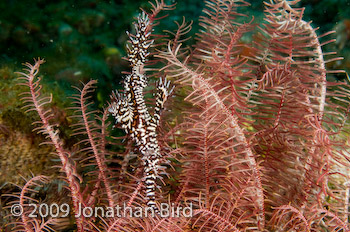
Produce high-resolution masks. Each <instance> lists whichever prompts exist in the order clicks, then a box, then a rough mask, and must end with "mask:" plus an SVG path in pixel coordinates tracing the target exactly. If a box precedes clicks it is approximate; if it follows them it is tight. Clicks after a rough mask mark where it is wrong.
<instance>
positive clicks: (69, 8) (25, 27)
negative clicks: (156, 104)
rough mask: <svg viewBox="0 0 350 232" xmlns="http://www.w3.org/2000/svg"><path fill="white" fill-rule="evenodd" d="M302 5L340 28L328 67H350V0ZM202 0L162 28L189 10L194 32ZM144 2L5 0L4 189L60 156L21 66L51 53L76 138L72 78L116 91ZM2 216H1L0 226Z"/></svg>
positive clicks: (54, 87)
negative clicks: (22, 79) (28, 106)
mask: <svg viewBox="0 0 350 232" xmlns="http://www.w3.org/2000/svg"><path fill="white" fill-rule="evenodd" d="M169 2H170V1H169ZM248 2H250V3H251V4H252V7H249V8H247V12H242V13H245V14H247V15H249V16H254V18H255V22H256V23H261V19H262V17H263V15H262V14H263V11H262V9H263V7H264V6H263V3H262V1H259V0H252V1H248ZM299 6H300V7H305V15H304V19H305V20H306V21H308V20H312V21H313V24H312V25H313V26H314V27H320V30H319V34H322V33H324V32H326V31H330V30H334V31H335V33H334V34H333V35H332V36H333V37H334V38H335V39H336V42H335V43H333V44H330V45H327V47H326V49H329V50H332V51H333V50H335V51H337V52H338V55H339V56H342V57H344V60H342V61H336V62H331V63H328V64H327V65H328V67H327V68H328V69H344V70H346V71H347V72H348V73H349V71H350V0H307V1H306V0H305V1H301V2H300V3H299ZM203 7H204V1H203V0H179V1H177V6H176V9H175V10H173V11H169V12H168V14H169V17H167V18H165V19H164V20H162V21H161V25H159V26H158V27H157V28H158V29H160V30H161V29H167V30H170V31H171V30H175V29H176V24H175V23H174V21H181V20H182V17H185V18H186V20H187V21H190V20H193V21H194V23H193V28H192V32H191V34H192V35H194V34H195V33H196V32H197V31H198V30H199V26H198V17H199V16H200V15H201V11H202V8H203ZM140 8H143V9H148V8H149V4H148V1H145V0H133V1H129V0H124V1H122V0H119V1H117V0H116V1H98V0H95V1H90V0H84V1H73V0H70V1H69V0H68V1H48V0H32V1H29V0H2V1H0V12H1V13H0V54H1V55H0V91H1V96H0V195H1V194H3V193H6V192H11V189H12V188H13V186H12V185H11V184H10V183H15V184H20V183H23V182H22V177H21V176H25V177H26V176H29V175H31V173H33V174H34V175H37V174H46V175H53V174H54V172H55V170H52V168H48V167H52V166H53V165H54V162H55V161H54V160H52V158H50V157H49V156H47V154H48V153H50V152H51V151H53V148H52V147H51V146H45V145H43V146H40V147H39V144H40V143H41V142H42V141H43V136H42V135H37V134H35V133H34V132H32V129H33V126H32V121H33V119H35V115H34V113H29V114H27V113H25V112H24V110H23V109H22V106H23V103H21V102H20V101H19V97H18V94H19V93H21V92H22V91H23V88H22V87H21V86H18V85H17V84H18V80H17V78H18V75H17V74H16V73H15V72H18V71H21V70H22V67H23V66H22V63H24V62H32V61H33V58H37V57H40V58H44V59H45V60H46V63H45V64H44V65H43V66H42V69H41V75H42V76H43V77H44V78H43V81H42V84H43V85H44V90H43V91H44V92H46V93H52V95H53V105H52V107H53V110H54V113H55V115H56V116H58V119H59V124H60V126H61V127H62V128H61V132H62V137H63V139H66V140H65V142H66V143H67V144H74V143H76V141H71V140H70V136H69V135H70V134H71V133H72V132H71V131H70V128H69V125H70V124H71V121H69V119H68V118H67V116H68V115H70V112H69V111H66V110H65V109H66V108H67V107H69V106H70V102H71V101H70V99H69V98H68V97H69V96H71V95H72V94H73V93H74V91H75V90H74V89H73V88H72V86H78V85H79V84H80V82H83V83H86V82H87V81H89V80H90V79H96V80H98V84H97V89H96V91H95V93H94V97H93V100H94V102H95V107H96V108H99V109H102V107H104V106H105V105H106V102H107V101H108V100H109V95H110V93H111V91H112V90H113V89H118V88H120V87H121V84H120V83H121V81H122V76H123V75H122V72H123V71H127V70H128V69H129V66H128V62H127V61H125V60H123V59H122V57H124V56H125V55H126V50H125V45H126V42H127V35H126V33H125V31H127V30H132V29H131V28H132V23H133V21H134V20H135V18H136V17H137V16H138V14H139V13H140ZM248 10H249V11H248ZM158 33H162V32H161V31H159V32H158ZM187 43H188V44H191V43H193V40H189V41H187ZM325 52H327V51H325ZM329 78H333V79H344V78H346V76H345V75H339V76H337V75H334V76H331V77H329ZM0 203H1V201H0ZM0 207H2V205H0ZM2 216H4V214H3V211H2V210H1V208H0V218H2ZM1 223H2V222H1V220H0V226H1Z"/></svg>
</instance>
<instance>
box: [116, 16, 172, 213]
mask: <svg viewBox="0 0 350 232" xmlns="http://www.w3.org/2000/svg"><path fill="white" fill-rule="evenodd" d="M148 27H149V19H148V17H147V15H145V14H144V13H143V14H141V15H140V16H139V17H138V21H137V23H136V24H135V29H136V35H131V34H130V33H127V34H128V36H129V38H130V41H131V47H128V60H129V61H130V63H131V67H132V71H131V74H130V75H127V76H126V77H125V79H124V93H122V94H121V93H118V92H115V93H113V94H112V104H111V107H110V108H109V112H110V113H111V114H112V115H113V116H114V117H115V119H116V123H117V124H119V125H121V127H122V128H123V129H124V130H125V132H126V133H127V134H129V135H130V136H131V138H132V139H133V141H134V142H135V144H136V146H137V148H138V150H139V152H140V153H141V155H142V161H143V164H144V178H143V181H144V183H145V187H146V200H147V206H148V207H152V208H153V209H154V210H155V211H156V212H158V210H157V207H156V202H155V197H156V188H157V183H156V180H157V179H158V178H161V177H160V174H161V172H162V171H163V167H162V166H161V165H160V164H159V161H160V159H161V158H162V155H161V153H160V148H159V144H158V140H157V132H156V129H157V127H158V125H159V120H160V113H161V110H162V109H163V106H164V103H165V101H166V100H167V98H168V96H169V95H170V94H171V92H172V90H173V88H172V89H171V90H170V91H169V90H168V89H169V85H170V82H169V81H167V80H166V79H164V80H162V79H160V81H159V82H158V83H157V93H156V106H155V110H154V115H153V117H152V116H151V115H150V113H149V111H148V109H147V106H146V103H145V99H144V94H143V89H144V88H145V87H146V86H147V78H146V76H145V75H144V73H143V66H144V63H145V61H146V59H147V56H148V55H149V52H148V48H149V47H150V46H151V44H152V43H153V41H152V40H150V32H147V29H148Z"/></svg>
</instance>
